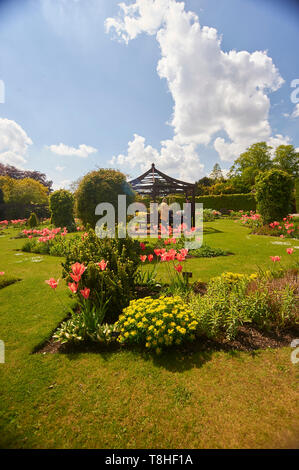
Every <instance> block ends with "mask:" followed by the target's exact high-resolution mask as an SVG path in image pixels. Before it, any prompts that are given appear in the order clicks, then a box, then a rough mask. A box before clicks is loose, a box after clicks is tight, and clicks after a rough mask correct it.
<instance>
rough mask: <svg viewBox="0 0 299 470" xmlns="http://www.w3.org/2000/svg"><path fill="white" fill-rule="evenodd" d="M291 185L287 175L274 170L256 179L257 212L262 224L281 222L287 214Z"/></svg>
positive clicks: (289, 204) (290, 198) (290, 178)
mask: <svg viewBox="0 0 299 470" xmlns="http://www.w3.org/2000/svg"><path fill="white" fill-rule="evenodd" d="M293 184H294V183H293V179H292V177H291V176H290V175H289V174H288V173H286V172H284V171H282V170H278V169H276V168H275V169H272V170H269V171H267V172H264V173H262V174H261V175H259V176H258V177H257V179H256V194H255V197H256V201H257V212H258V213H259V214H261V216H262V219H263V222H264V223H270V222H273V221H275V220H281V219H283V218H284V217H286V216H287V215H288V214H289V212H290V210H291V202H292V193H293Z"/></svg>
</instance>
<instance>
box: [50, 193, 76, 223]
mask: <svg viewBox="0 0 299 470" xmlns="http://www.w3.org/2000/svg"><path fill="white" fill-rule="evenodd" d="M50 211H51V221H52V223H53V224H54V225H55V227H66V228H67V230H68V231H69V232H72V231H74V230H76V224H75V220H74V196H73V195H72V193H71V192H70V191H66V190H65V189H59V190H58V191H54V193H52V194H51V196H50Z"/></svg>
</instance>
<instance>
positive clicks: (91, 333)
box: [53, 312, 118, 345]
mask: <svg viewBox="0 0 299 470" xmlns="http://www.w3.org/2000/svg"><path fill="white" fill-rule="evenodd" d="M95 314H96V312H95ZM117 335H118V327H117V325H116V324H114V325H108V324H107V323H104V324H100V323H97V322H95V327H94V329H90V328H88V326H87V324H86V322H85V320H84V317H83V316H82V315H81V314H80V312H78V313H76V314H73V315H72V318H70V319H69V320H66V321H65V322H63V323H62V324H61V325H60V327H59V328H58V330H57V331H56V332H55V334H54V335H53V338H54V339H55V340H56V341H60V342H61V343H62V344H64V343H82V342H86V341H94V342H99V343H102V344H106V345H109V344H111V343H113V342H116V338H117Z"/></svg>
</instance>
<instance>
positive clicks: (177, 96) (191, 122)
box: [106, 0, 284, 161]
mask: <svg viewBox="0 0 299 470" xmlns="http://www.w3.org/2000/svg"><path fill="white" fill-rule="evenodd" d="M119 6H120V13H119V16H118V17H116V18H108V19H107V20H106V29H107V31H108V32H110V31H113V32H114V33H115V34H116V36H117V37H118V38H119V39H120V40H122V41H124V42H126V43H128V42H129V41H130V40H131V39H134V38H136V37H137V36H138V34H141V33H147V34H150V35H155V37H156V40H157V42H158V44H159V46H160V50H161V59H160V60H159V62H158V65H157V72H158V74H159V76H160V77H161V78H165V79H166V81H167V84H168V88H169V90H170V92H171V95H172V97H173V100H174V106H173V114H172V118H171V121H170V124H171V125H172V127H173V129H174V138H175V141H176V144H181V145H191V144H192V145H198V144H203V145H209V144H210V145H213V146H214V148H215V150H216V151H217V152H218V154H219V156H220V158H221V159H222V160H225V161H232V160H233V159H234V158H236V157H237V156H238V155H239V154H240V152H242V151H244V150H245V149H246V147H248V146H249V145H250V144H252V143H254V142H257V141H264V140H265V141H267V140H268V139H269V138H270V137H271V134H272V131H271V127H270V124H269V120H268V116H269V109H270V99H269V96H268V94H269V93H270V92H273V91H276V90H277V89H278V88H279V87H280V86H281V85H282V84H283V82H284V80H283V79H282V77H281V76H280V74H279V71H278V69H277V68H276V67H275V65H274V63H273V61H272V58H271V57H269V56H268V54H267V52H266V51H255V52H253V53H249V52H248V51H236V50H231V51H229V52H224V51H223V50H222V49H221V37H220V36H219V34H218V32H217V30H216V29H215V28H212V27H207V26H201V25H200V23H199V18H198V16H197V15H196V14H194V13H193V12H188V11H186V10H185V4H184V3H183V2H176V1H175V0H136V1H135V3H132V4H131V5H125V4H123V3H121V4H120V5H119Z"/></svg>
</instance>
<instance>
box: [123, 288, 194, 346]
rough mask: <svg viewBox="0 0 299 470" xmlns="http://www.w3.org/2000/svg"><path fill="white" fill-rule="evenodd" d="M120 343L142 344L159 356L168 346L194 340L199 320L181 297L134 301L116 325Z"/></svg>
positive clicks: (148, 298)
mask: <svg viewBox="0 0 299 470" xmlns="http://www.w3.org/2000/svg"><path fill="white" fill-rule="evenodd" d="M117 327H118V329H119V331H120V335H119V337H118V341H119V342H120V343H121V344H141V345H143V346H145V347H146V348H147V349H149V350H150V349H155V351H156V353H157V354H159V353H160V352H161V351H162V348H164V347H165V346H171V345H179V344H181V343H182V342H183V341H186V340H194V339H195V334H194V332H195V330H196V327H197V321H196V320H195V319H194V317H193V314H192V311H191V310H190V308H189V307H188V305H187V304H186V303H184V302H183V300H182V298H181V297H179V296H174V297H164V296H162V297H160V298H159V299H152V298H151V297H145V298H143V299H139V300H134V301H132V302H130V305H129V306H128V307H127V308H126V309H124V311H123V314H122V315H121V316H120V318H119V321H118V322H117Z"/></svg>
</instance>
